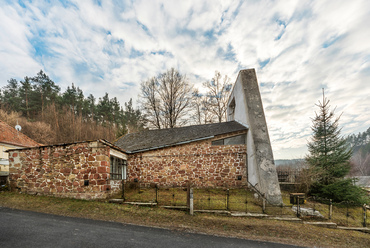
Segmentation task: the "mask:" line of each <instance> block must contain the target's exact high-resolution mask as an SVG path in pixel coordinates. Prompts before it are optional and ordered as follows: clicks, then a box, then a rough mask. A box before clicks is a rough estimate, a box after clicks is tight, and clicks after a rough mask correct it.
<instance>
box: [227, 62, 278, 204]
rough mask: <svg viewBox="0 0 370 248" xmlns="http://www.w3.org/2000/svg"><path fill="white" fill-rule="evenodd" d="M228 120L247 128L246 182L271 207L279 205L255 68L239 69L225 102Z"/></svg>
mask: <svg viewBox="0 0 370 248" xmlns="http://www.w3.org/2000/svg"><path fill="white" fill-rule="evenodd" d="M227 114H228V121H231V120H236V121H238V122H240V123H242V124H244V125H247V126H249V131H248V134H247V142H246V143H247V158H248V181H249V182H250V183H251V184H252V185H253V186H254V187H256V188H257V189H258V190H259V191H260V192H261V193H264V194H265V196H266V198H267V200H268V201H269V202H270V203H271V204H275V205H280V204H282V198H281V192H280V187H279V182H278V177H277V173H276V167H275V164H274V158H273V154H272V149H271V143H270V138H269V134H268V130H267V124H266V119H265V114H264V111H263V106H262V100H261V95H260V92H259V88H258V81H257V76H256V72H255V70H254V69H247V70H241V71H240V72H239V75H238V78H237V79H236V82H235V85H234V88H233V91H232V93H231V95H230V98H229V103H228V113H227Z"/></svg>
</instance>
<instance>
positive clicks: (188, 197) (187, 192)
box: [186, 182, 190, 209]
mask: <svg viewBox="0 0 370 248" xmlns="http://www.w3.org/2000/svg"><path fill="white" fill-rule="evenodd" d="M186 206H187V207H188V209H190V182H188V183H187V184H186Z"/></svg>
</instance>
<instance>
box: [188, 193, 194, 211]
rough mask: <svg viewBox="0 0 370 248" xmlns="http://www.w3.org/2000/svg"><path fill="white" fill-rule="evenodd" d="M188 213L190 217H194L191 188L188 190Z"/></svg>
mask: <svg viewBox="0 0 370 248" xmlns="http://www.w3.org/2000/svg"><path fill="white" fill-rule="evenodd" d="M189 193H190V194H189V203H190V204H189V205H190V206H189V213H190V215H194V200H193V189H192V188H191V189H190V190H189Z"/></svg>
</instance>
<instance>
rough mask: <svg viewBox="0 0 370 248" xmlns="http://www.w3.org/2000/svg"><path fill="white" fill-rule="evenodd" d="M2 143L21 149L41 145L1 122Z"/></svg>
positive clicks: (0, 140) (0, 138)
mask: <svg viewBox="0 0 370 248" xmlns="http://www.w3.org/2000/svg"><path fill="white" fill-rule="evenodd" d="M0 142H1V143H6V144H10V145H14V146H20V147H33V146H39V145H40V144H39V143H37V142H36V141H34V140H33V139H31V138H29V137H27V136H26V135H24V134H23V133H21V132H18V131H17V130H15V128H13V127H11V126H9V125H8V124H6V123H5V122H3V121H1V120H0Z"/></svg>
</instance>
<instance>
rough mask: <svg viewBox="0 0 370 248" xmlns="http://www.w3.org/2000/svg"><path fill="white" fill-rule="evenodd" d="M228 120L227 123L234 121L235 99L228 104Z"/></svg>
mask: <svg viewBox="0 0 370 248" xmlns="http://www.w3.org/2000/svg"><path fill="white" fill-rule="evenodd" d="M228 112H229V118H228V120H229V121H233V120H234V119H235V98H233V100H231V102H230V104H229V111H228Z"/></svg>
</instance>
